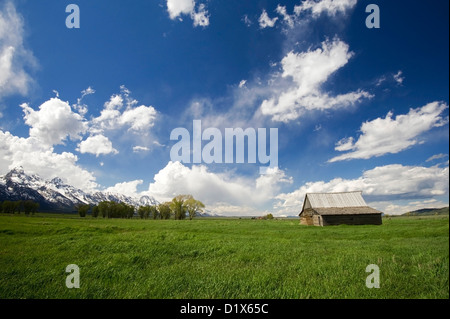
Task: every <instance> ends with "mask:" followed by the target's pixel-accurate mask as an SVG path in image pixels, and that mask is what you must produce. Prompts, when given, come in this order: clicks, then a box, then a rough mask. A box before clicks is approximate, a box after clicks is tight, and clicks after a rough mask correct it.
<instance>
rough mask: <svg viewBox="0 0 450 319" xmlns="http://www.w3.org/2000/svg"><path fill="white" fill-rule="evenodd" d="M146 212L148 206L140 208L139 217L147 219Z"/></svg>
mask: <svg viewBox="0 0 450 319" xmlns="http://www.w3.org/2000/svg"><path fill="white" fill-rule="evenodd" d="M146 211H147V209H146V206H139V208H138V215H139V217H141V219H144V218H146V216H145V213H146Z"/></svg>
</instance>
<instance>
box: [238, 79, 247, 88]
mask: <svg viewBox="0 0 450 319" xmlns="http://www.w3.org/2000/svg"><path fill="white" fill-rule="evenodd" d="M246 83H247V81H246V80H242V81H241V82H239V88H240V89H242V88H243V87H245V84H246Z"/></svg>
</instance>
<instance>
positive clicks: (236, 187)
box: [148, 162, 292, 215]
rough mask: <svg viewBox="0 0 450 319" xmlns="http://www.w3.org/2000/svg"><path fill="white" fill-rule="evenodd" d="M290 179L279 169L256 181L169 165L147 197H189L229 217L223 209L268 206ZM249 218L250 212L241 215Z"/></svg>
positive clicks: (227, 174) (150, 187) (176, 164)
mask: <svg viewBox="0 0 450 319" xmlns="http://www.w3.org/2000/svg"><path fill="white" fill-rule="evenodd" d="M291 182H292V181H291V179H289V178H288V177H286V175H285V173H284V172H283V171H281V170H279V169H278V168H273V169H269V172H268V174H266V175H261V176H259V177H258V178H256V179H251V178H245V177H239V176H233V175H232V174H229V173H214V172H211V171H209V170H208V168H207V167H206V166H196V165H193V166H192V168H189V167H186V166H184V165H183V164H181V163H180V162H169V163H168V164H167V166H166V167H165V168H163V169H162V170H161V171H159V172H158V173H157V174H156V175H155V177H154V182H153V183H151V184H150V185H149V191H148V192H149V193H150V194H151V195H152V196H155V197H156V198H158V199H159V200H161V201H164V200H169V199H171V198H173V197H174V196H176V195H178V194H191V195H193V196H194V197H195V198H197V199H199V200H201V201H203V202H204V203H205V204H206V205H207V206H208V207H209V209H210V210H212V211H215V208H216V207H219V206H220V207H222V209H221V213H226V214H228V215H229V214H232V213H233V212H232V211H231V210H230V211H228V212H225V211H224V207H233V206H254V207H257V208H260V207H262V206H263V205H264V204H267V202H268V201H270V200H271V199H273V198H274V196H275V195H276V194H277V192H278V191H279V188H280V185H281V184H283V183H291ZM241 213H243V214H250V213H251V212H250V211H247V212H246V211H241Z"/></svg>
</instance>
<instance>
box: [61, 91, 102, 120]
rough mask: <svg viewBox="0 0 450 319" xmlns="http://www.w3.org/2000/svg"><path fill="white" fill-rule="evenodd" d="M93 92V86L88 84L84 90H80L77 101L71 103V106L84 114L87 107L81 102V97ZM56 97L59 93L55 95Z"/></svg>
mask: <svg viewBox="0 0 450 319" xmlns="http://www.w3.org/2000/svg"><path fill="white" fill-rule="evenodd" d="M94 93H95V90H94V89H93V88H91V87H90V86H89V87H88V88H87V89H86V90H83V91H81V97H79V98H78V99H77V103H76V104H74V105H73V108H74V109H75V110H77V112H78V113H79V114H81V115H83V116H84V115H85V114H86V113H87V112H88V107H87V105H86V104H84V103H83V102H82V101H83V98H84V97H85V96H87V95H91V94H94ZM56 97H59V93H58V94H57V95H56Z"/></svg>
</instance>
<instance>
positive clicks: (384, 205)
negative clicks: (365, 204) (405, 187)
mask: <svg viewBox="0 0 450 319" xmlns="http://www.w3.org/2000/svg"><path fill="white" fill-rule="evenodd" d="M371 205H372V206H373V207H377V209H378V210H380V211H382V212H383V213H385V214H388V215H402V214H405V213H408V212H412V211H416V210H419V209H426V208H442V207H446V206H448V202H447V203H445V202H442V201H439V200H436V199H431V200H423V201H414V202H406V203H405V204H394V203H392V202H373V203H371Z"/></svg>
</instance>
